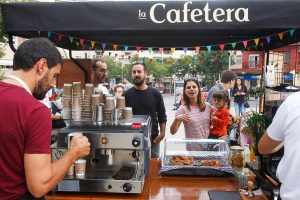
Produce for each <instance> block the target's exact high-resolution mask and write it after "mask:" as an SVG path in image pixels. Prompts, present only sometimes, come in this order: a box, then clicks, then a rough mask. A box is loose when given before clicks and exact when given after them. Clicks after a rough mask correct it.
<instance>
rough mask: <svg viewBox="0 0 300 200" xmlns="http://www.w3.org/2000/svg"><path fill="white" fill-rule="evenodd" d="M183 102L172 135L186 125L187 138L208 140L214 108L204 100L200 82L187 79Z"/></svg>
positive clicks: (172, 128) (171, 128) (184, 86)
mask: <svg viewBox="0 0 300 200" xmlns="http://www.w3.org/2000/svg"><path fill="white" fill-rule="evenodd" d="M183 101H184V104H183V105H181V106H180V107H179V108H178V110H177V111H176V117H175V119H174V121H173V123H172V125H171V127H170V132H171V134H173V135H174V134H175V133H176V132H177V131H178V128H179V127H180V125H181V123H183V125H184V130H185V137H186V138H207V137H208V135H209V131H210V115H211V113H212V107H211V105H210V104H209V103H205V101H203V98H202V93H201V89H200V85H199V82H198V81H197V80H195V79H187V80H185V81H184V85H183Z"/></svg>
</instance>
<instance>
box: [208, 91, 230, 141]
mask: <svg viewBox="0 0 300 200" xmlns="http://www.w3.org/2000/svg"><path fill="white" fill-rule="evenodd" d="M213 102H214V106H215V108H214V109H213V110H214V111H213V113H212V114H211V127H210V128H211V129H210V134H209V136H208V138H210V139H224V140H225V139H226V137H227V126H228V125H229V123H230V121H231V118H230V114H229V111H228V109H229V106H230V100H229V98H228V96H227V94H226V93H225V92H224V91H220V92H216V93H214V94H213Z"/></svg>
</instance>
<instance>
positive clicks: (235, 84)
mask: <svg viewBox="0 0 300 200" xmlns="http://www.w3.org/2000/svg"><path fill="white" fill-rule="evenodd" d="M238 79H240V80H241V86H242V87H244V86H245V84H244V82H243V80H242V79H241V78H237V79H236V80H235V83H234V87H235V88H237V80H238Z"/></svg>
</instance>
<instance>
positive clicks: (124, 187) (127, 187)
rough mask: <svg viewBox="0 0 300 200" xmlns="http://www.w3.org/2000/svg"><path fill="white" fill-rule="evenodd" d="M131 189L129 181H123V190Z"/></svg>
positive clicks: (128, 190)
mask: <svg viewBox="0 0 300 200" xmlns="http://www.w3.org/2000/svg"><path fill="white" fill-rule="evenodd" d="M131 189H132V185H131V184H130V183H125V184H124V185H123V190H124V191H125V192H130V190H131Z"/></svg>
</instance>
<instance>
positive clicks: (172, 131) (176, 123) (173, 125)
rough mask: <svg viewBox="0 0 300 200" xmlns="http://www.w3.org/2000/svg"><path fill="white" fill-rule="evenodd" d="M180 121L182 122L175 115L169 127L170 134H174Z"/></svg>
mask: <svg viewBox="0 0 300 200" xmlns="http://www.w3.org/2000/svg"><path fill="white" fill-rule="evenodd" d="M181 122H182V121H181V120H179V119H178V118H177V117H175V119H174V121H173V123H172V125H171V127H170V132H171V134H172V135H174V134H175V133H176V132H177V131H178V128H179V127H180V124H181Z"/></svg>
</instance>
